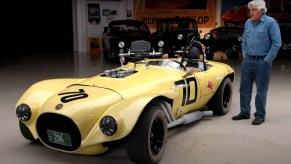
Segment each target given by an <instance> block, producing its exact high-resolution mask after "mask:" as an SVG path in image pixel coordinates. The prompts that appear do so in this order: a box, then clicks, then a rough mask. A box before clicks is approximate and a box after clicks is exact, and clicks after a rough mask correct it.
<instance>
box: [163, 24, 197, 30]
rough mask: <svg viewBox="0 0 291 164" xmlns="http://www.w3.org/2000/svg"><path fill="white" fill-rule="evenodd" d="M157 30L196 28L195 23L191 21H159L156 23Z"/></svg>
mask: <svg viewBox="0 0 291 164" xmlns="http://www.w3.org/2000/svg"><path fill="white" fill-rule="evenodd" d="M158 26H159V27H158V30H159V31H162V32H166V31H173V30H196V29H197V26H196V24H194V23H192V22H161V23H159V25H158Z"/></svg>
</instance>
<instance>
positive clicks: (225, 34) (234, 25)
mask: <svg viewBox="0 0 291 164" xmlns="http://www.w3.org/2000/svg"><path fill="white" fill-rule="evenodd" d="M243 31H244V22H242V21H229V22H225V25H224V26H223V27H218V28H214V29H212V30H210V32H209V33H207V34H205V35H204V38H203V39H201V42H202V43H203V44H204V45H205V46H206V50H207V51H208V52H209V54H214V53H215V52H216V51H222V52H224V53H226V55H227V57H228V58H238V57H239V54H240V53H241V39H242V35H243Z"/></svg>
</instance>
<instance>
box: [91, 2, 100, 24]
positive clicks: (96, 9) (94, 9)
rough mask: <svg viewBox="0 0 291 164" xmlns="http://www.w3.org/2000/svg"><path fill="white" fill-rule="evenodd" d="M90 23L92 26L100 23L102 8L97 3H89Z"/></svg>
mask: <svg viewBox="0 0 291 164" xmlns="http://www.w3.org/2000/svg"><path fill="white" fill-rule="evenodd" d="M88 21H89V23H90V24H97V23H100V6H99V4H96V3H88Z"/></svg>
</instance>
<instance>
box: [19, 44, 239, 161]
mask: <svg viewBox="0 0 291 164" xmlns="http://www.w3.org/2000/svg"><path fill="white" fill-rule="evenodd" d="M201 54H202V56H203V58H202V59H200V58H201ZM124 56H127V57H140V58H141V60H138V61H136V62H129V63H127V64H126V65H123V64H122V65H121V67H119V68H115V69H111V70H106V71H104V72H103V73H101V74H99V75H97V76H94V77H91V78H83V79H74V78H72V79H51V80H44V81H40V82H38V83H36V84H34V85H32V86H31V87H30V88H29V89H28V90H27V91H26V92H25V93H24V94H23V95H22V97H21V98H20V100H19V101H18V102H17V104H16V109H15V110H16V115H17V117H18V119H19V127H20V131H21V133H22V135H23V136H24V137H25V138H26V139H28V140H30V141H33V142H35V141H40V142H41V143H42V144H44V145H45V146H47V147H49V148H51V149H54V150H58V151H62V152H66V153H75V154H85V155H95V154H101V153H104V152H106V151H107V150H108V148H109V145H110V143H112V142H116V141H124V142H123V143H125V147H126V150H127V154H128V156H129V158H130V159H131V160H132V161H133V162H135V163H158V162H159V161H160V160H161V158H162V155H163V153H164V150H165V147H166V142H167V132H168V129H169V128H172V127H175V126H178V125H181V124H188V123H191V122H193V121H197V120H199V119H200V118H202V117H203V116H212V115H213V114H218V115H224V114H226V113H227V112H228V111H229V108H230V105H231V101H232V81H233V79H234V76H235V73H234V70H233V69H232V68H231V67H230V66H228V65H226V64H224V63H219V62H214V61H206V59H205V56H206V55H205V47H204V46H203V45H202V44H201V43H199V42H196V41H192V42H191V43H189V45H187V46H186V48H185V54H184V55H183V56H182V57H179V58H171V59H165V58H156V57H157V56H160V54H155V52H149V53H145V52H140V53H138V52H129V53H126V54H122V53H121V54H120V59H121V61H123V58H124ZM152 57H153V58H152ZM122 63H123V62H122Z"/></svg>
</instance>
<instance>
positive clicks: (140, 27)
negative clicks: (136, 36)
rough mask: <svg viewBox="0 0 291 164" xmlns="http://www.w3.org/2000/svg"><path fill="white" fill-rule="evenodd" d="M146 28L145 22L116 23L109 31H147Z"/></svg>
mask: <svg viewBox="0 0 291 164" xmlns="http://www.w3.org/2000/svg"><path fill="white" fill-rule="evenodd" d="M147 31H148V28H147V27H146V25H145V24H116V25H114V26H112V27H111V28H110V32H111V33H114V34H125V33H126V34H130V33H134V32H147Z"/></svg>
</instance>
